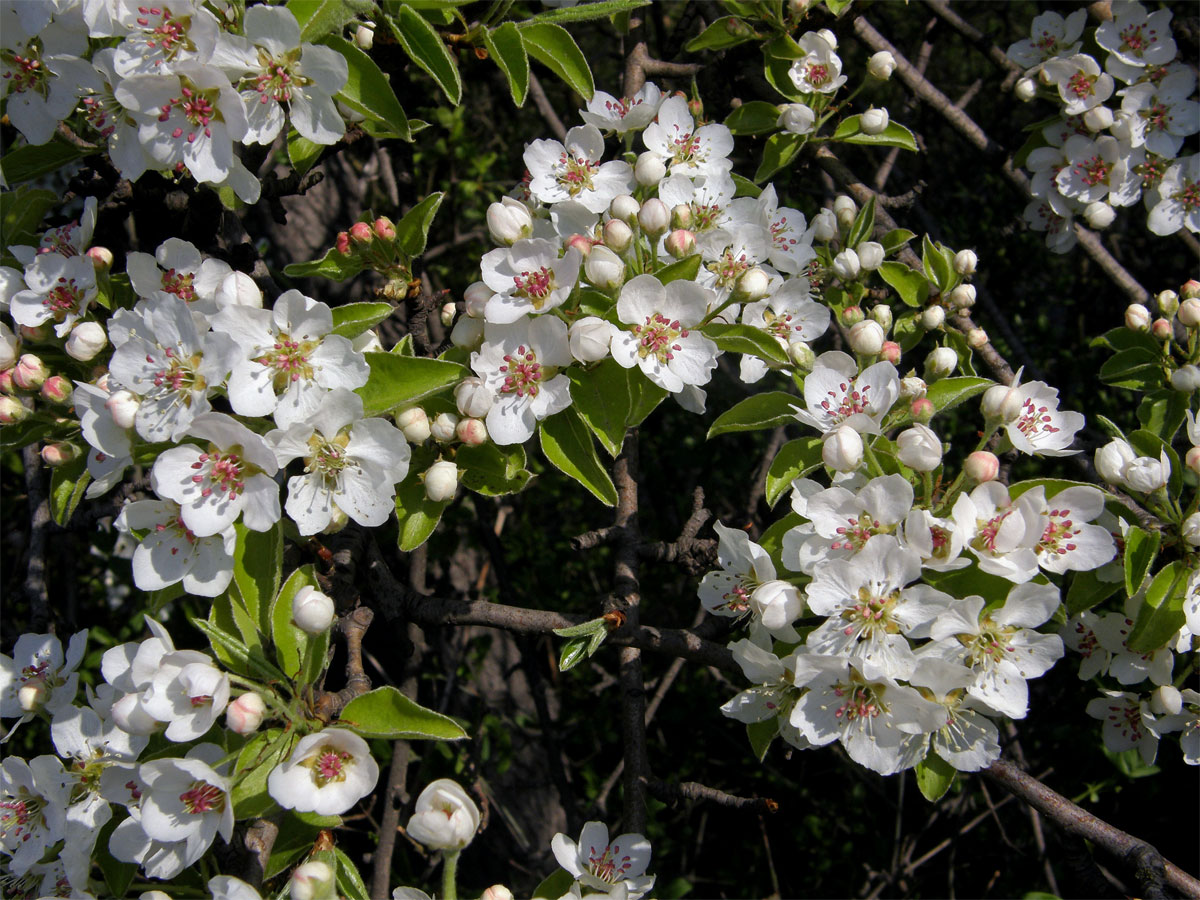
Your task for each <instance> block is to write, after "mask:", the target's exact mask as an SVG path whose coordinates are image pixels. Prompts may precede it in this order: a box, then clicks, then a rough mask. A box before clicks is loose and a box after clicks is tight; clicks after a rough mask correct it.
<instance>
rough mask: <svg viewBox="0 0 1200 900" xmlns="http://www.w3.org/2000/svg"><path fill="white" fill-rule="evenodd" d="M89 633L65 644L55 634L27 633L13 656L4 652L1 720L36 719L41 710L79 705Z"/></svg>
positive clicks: (0, 666) (0, 677)
mask: <svg viewBox="0 0 1200 900" xmlns="http://www.w3.org/2000/svg"><path fill="white" fill-rule="evenodd" d="M87 634H88V633H87V630H86V629H84V630H83V631H77V632H76V633H75V634H73V635H72V636H71V640H70V641H69V642H68V643H67V652H66V655H64V654H63V648H62V644H61V643H60V642H59V640H58V638H57V637H55V636H54V635H52V634H23V635H21V636H20V637H19V638H17V642H16V644H15V645H14V646H13V655H12V656H8V655H6V654H4V653H0V718H4V719H9V718H13V717H16V716H20V717H21V719H22V721H26V720H28V719H31V718H33V713H34V712H35V711H36V710H38V709H45V710H46V711H48V712H51V713H53V712H55V711H57V710H60V709H62V708H63V707H66V706H70V705H71V704H72V703H74V702H75V693H76V691H77V690H78V689H79V673H78V672H76V671H75V670H76V669H77V668H79V663H80V662H81V661H82V660H83V651H84V649H85V647H86V646H87Z"/></svg>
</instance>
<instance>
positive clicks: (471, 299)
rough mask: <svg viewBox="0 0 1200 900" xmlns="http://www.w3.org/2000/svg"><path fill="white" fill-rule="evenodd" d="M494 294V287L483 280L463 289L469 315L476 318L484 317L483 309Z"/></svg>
mask: <svg viewBox="0 0 1200 900" xmlns="http://www.w3.org/2000/svg"><path fill="white" fill-rule="evenodd" d="M493 296H494V295H493V293H492V289H491V288H490V287H488V286H487V285H486V284H484V283H483V282H482V281H476V282H475V283H473V284H472V285H471V286H470V287H468V288H467V289H466V290H465V291H463V302H464V304H465V305H466V308H467V315H468V316H471V317H472V318H474V319H482V318H483V311H484V309H485V308H486V307H487V303H488V301H489V300H491V299H492V297H493Z"/></svg>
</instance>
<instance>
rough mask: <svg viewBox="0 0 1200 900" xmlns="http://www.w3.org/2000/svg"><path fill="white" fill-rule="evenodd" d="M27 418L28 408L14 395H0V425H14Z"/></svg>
mask: <svg viewBox="0 0 1200 900" xmlns="http://www.w3.org/2000/svg"><path fill="white" fill-rule="evenodd" d="M28 418H29V409H28V408H27V407H26V406H25V405H24V404H23V403H21V401H20V400H17V399H16V398H15V397H0V425H15V424H16V423H17V422H23V421H25V420H26V419H28Z"/></svg>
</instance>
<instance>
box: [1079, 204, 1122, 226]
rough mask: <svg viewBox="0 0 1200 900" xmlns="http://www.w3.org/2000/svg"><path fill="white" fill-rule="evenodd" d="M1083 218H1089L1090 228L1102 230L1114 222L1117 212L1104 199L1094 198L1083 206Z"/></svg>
mask: <svg viewBox="0 0 1200 900" xmlns="http://www.w3.org/2000/svg"><path fill="white" fill-rule="evenodd" d="M1083 218H1084V219H1085V220H1087V223H1088V228H1094V229H1096V230H1097V231H1100V230H1102V229H1104V228H1107V227H1108V226H1109V225H1111V224H1112V223H1113V221H1114V220H1115V219H1116V218H1117V212H1116V210H1114V209H1113V208H1112V207H1111V206H1109V205H1108V204H1107V203H1105V202H1104V201H1103V200H1093V201H1092V202H1091V203H1089V204H1088V205H1087V206H1085V207H1084V208H1083Z"/></svg>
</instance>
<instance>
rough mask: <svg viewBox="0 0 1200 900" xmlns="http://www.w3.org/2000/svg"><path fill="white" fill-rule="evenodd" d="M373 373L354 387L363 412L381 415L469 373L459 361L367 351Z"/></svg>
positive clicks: (430, 393)
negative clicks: (361, 383) (362, 382)
mask: <svg viewBox="0 0 1200 900" xmlns="http://www.w3.org/2000/svg"><path fill="white" fill-rule="evenodd" d="M364 356H366V358H367V365H368V366H370V367H371V374H370V375H369V376H368V378H367V383H366V384H364V385H363V386H362V387H360V388H358V389H356V390H355V393H356V394H358V395H359V396H360V397H362V400H363V415H365V416H379V415H383V414H384V413H387V412H390V411H391V410H394V409H397V408H399V407H402V406H408V405H411V404H413V403H416V402H417V401H418V400H421V399H423V398H425V397H428V396H430V395H432V394H436V393H438V392H439V391H442V390H445V389H446V388H448V387H450V386H451V385H453V384H457V383H458V382H459V381H461V380H462V379H463V378H465V377H466V376H467V370H466V369H465V368H464V367H463V366H460V365H459V364H458V363H452V362H447V361H446V360H442V359H427V358H425V357H421V356H400V355H398V354H396V353H378V352H376V353H366V354H364Z"/></svg>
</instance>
